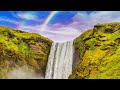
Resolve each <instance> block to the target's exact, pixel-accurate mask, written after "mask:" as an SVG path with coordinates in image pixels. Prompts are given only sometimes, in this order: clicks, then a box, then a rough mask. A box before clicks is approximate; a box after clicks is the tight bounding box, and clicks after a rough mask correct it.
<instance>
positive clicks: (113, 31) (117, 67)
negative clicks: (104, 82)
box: [69, 23, 120, 79]
mask: <svg viewBox="0 0 120 90" xmlns="http://www.w3.org/2000/svg"><path fill="white" fill-rule="evenodd" d="M74 46H75V49H76V50H77V51H78V52H79V59H80V60H79V63H78V65H77V66H76V67H75V68H74V70H73V72H72V74H71V75H70V77H69V78H70V79H117V78H120V23H107V24H98V25H95V26H94V28H93V29H91V30H88V31H86V32H84V33H83V34H81V35H80V36H79V37H77V38H76V39H75V40H74Z"/></svg>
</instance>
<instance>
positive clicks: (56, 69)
mask: <svg viewBox="0 0 120 90" xmlns="http://www.w3.org/2000/svg"><path fill="white" fill-rule="evenodd" d="M73 54H74V49H73V41H68V42H65V43H58V42H54V43H53V44H52V47H51V51H50V55H49V58H48V64H47V69H46V75H45V79H68V77H69V75H70V74H71V73H72V63H73Z"/></svg>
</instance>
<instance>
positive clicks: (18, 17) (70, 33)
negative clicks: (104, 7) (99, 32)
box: [0, 11, 120, 42]
mask: <svg viewBox="0 0 120 90" xmlns="http://www.w3.org/2000/svg"><path fill="white" fill-rule="evenodd" d="M109 22H120V11H0V26H8V27H10V28H12V29H15V30H22V31H26V32H32V33H33V32H34V33H39V34H40V35H42V36H45V37H48V38H50V39H51V40H53V41H55V42H66V41H71V40H73V39H75V38H76V37H77V36H79V35H80V34H81V33H83V32H85V31H86V30H88V29H91V28H93V27H94V25H96V24H98V23H99V24H100V23H109Z"/></svg>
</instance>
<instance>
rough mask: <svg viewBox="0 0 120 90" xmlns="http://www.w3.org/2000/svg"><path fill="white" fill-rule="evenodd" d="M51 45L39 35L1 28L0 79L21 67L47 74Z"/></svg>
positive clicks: (50, 42)
mask: <svg viewBox="0 0 120 90" xmlns="http://www.w3.org/2000/svg"><path fill="white" fill-rule="evenodd" d="M51 44H52V41H51V40H49V39H48V38H45V37H43V36H41V35H39V34H35V33H28V32H24V31H20V30H13V29H11V28H9V27H3V26H0V78H7V74H8V72H10V71H12V70H14V69H18V68H20V67H24V68H25V69H29V68H31V69H33V70H35V71H36V72H37V73H40V72H42V73H45V68H46V64H47V60H48V55H49V52H50V47H51Z"/></svg>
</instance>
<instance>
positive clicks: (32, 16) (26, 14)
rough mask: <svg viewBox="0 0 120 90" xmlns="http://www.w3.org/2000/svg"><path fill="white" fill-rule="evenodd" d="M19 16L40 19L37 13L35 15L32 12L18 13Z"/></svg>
mask: <svg viewBox="0 0 120 90" xmlns="http://www.w3.org/2000/svg"><path fill="white" fill-rule="evenodd" d="M17 16H18V17H20V18H22V19H27V20H35V19H38V18H37V16H36V15H34V14H32V13H30V12H21V13H17Z"/></svg>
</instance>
